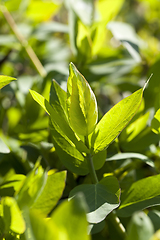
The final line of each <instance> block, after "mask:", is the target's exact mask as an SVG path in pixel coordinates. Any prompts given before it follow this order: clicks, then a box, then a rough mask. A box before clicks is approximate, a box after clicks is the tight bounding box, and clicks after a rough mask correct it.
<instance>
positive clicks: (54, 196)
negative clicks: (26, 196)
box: [32, 171, 66, 216]
mask: <svg viewBox="0 0 160 240" xmlns="http://www.w3.org/2000/svg"><path fill="white" fill-rule="evenodd" d="M65 180H66V171H63V172H57V173H52V171H49V172H48V176H47V181H46V184H45V186H44V188H43V189H42V190H41V192H40V194H39V196H38V198H37V199H36V201H35V202H34V203H33V205H32V208H34V209H37V210H40V212H41V213H43V214H45V215H46V216H47V214H48V213H49V212H50V211H51V210H52V209H53V208H54V207H55V205H56V204H57V202H58V200H59V199H60V198H61V196H62V193H63V190H64V187H65Z"/></svg>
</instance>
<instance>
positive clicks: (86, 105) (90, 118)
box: [67, 63, 98, 136]
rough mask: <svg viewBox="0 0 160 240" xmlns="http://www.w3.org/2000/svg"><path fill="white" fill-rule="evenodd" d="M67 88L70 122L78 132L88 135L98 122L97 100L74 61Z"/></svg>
mask: <svg viewBox="0 0 160 240" xmlns="http://www.w3.org/2000/svg"><path fill="white" fill-rule="evenodd" d="M67 90H68V98H69V100H68V102H69V110H68V111H69V120H70V124H71V126H72V128H73V129H74V131H75V132H76V133H78V134H79V135H83V136H87V135H89V134H90V133H91V132H92V131H93V130H94V128H95V125H96V123H97V118H98V110H97V102H96V98H95V95H94V93H93V91H92V90H91V88H90V86H89V84H88V83H87V81H86V80H85V78H84V77H83V76H82V75H81V74H80V73H79V72H78V70H77V69H76V67H75V66H74V65H73V64H72V63H71V64H70V74H69V79H68V83H67Z"/></svg>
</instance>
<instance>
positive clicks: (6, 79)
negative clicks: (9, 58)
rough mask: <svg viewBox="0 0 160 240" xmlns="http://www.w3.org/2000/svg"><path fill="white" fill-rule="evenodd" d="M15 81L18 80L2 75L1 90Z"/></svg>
mask: <svg viewBox="0 0 160 240" xmlns="http://www.w3.org/2000/svg"><path fill="white" fill-rule="evenodd" d="M13 80H16V78H13V77H8V76H3V75H0V89H1V88H3V87H4V86H6V85H7V84H9V83H10V82H12V81H13Z"/></svg>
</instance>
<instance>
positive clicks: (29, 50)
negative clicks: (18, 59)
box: [0, 5, 47, 77]
mask: <svg viewBox="0 0 160 240" xmlns="http://www.w3.org/2000/svg"><path fill="white" fill-rule="evenodd" d="M0 10H1V12H2V14H3V16H4V17H5V19H6V21H7V23H8V25H9V26H10V28H11V29H12V31H13V32H14V34H15V36H16V38H17V39H18V40H19V42H20V43H21V45H22V46H23V47H24V49H25V50H26V52H27V54H28V56H29V58H30V59H31V61H32V62H33V64H34V66H35V68H36V69H37V72H38V73H39V74H40V76H41V77H46V75H47V73H46V70H45V69H44V67H43V66H42V64H41V62H40V61H39V59H38V57H37V55H36V54H35V52H34V51H33V49H32V47H31V46H30V45H29V44H28V41H27V40H26V39H25V38H24V37H23V35H22V34H21V33H20V32H19V30H18V27H17V25H16V23H15V21H14V19H13V17H12V16H11V14H10V12H9V11H8V10H7V8H6V7H5V6H2V5H0Z"/></svg>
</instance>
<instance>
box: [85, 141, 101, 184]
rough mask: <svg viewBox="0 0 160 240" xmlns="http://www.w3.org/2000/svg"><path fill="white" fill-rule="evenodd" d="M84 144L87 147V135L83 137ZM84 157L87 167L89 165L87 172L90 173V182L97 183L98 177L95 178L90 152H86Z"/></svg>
mask: <svg viewBox="0 0 160 240" xmlns="http://www.w3.org/2000/svg"><path fill="white" fill-rule="evenodd" d="M85 144H86V146H87V147H89V142H88V136H86V137H85ZM86 159H87V162H88V167H89V172H90V175H91V179H92V182H93V183H94V184H96V183H98V178H97V174H96V171H95V169H94V165H93V160H92V155H91V154H90V153H89V154H87V156H86Z"/></svg>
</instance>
